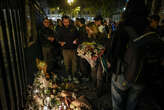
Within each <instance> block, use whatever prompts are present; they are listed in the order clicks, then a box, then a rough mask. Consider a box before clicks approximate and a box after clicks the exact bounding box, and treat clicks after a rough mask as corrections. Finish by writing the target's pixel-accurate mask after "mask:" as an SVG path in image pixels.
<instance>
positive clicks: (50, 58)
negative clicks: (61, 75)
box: [39, 18, 55, 72]
mask: <svg viewBox="0 0 164 110" xmlns="http://www.w3.org/2000/svg"><path fill="white" fill-rule="evenodd" d="M49 24H50V22H49V20H48V19H47V18H45V19H44V20H43V28H42V29H41V30H40V35H39V40H40V44H41V47H42V55H43V60H44V61H45V62H46V63H47V65H48V67H47V72H52V71H53V69H54V64H55V59H54V58H55V56H54V54H55V53H54V52H55V50H54V41H55V38H54V32H53V31H52V30H51V29H50V28H49Z"/></svg>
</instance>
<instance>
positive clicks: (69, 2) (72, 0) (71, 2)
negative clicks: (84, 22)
mask: <svg viewBox="0 0 164 110" xmlns="http://www.w3.org/2000/svg"><path fill="white" fill-rule="evenodd" d="M67 2H68V4H69V5H70V17H71V18H72V7H71V6H72V4H73V2H74V0H67Z"/></svg>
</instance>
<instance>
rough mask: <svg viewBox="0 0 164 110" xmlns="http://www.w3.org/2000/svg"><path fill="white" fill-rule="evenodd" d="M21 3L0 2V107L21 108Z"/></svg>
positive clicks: (23, 79)
mask: <svg viewBox="0 0 164 110" xmlns="http://www.w3.org/2000/svg"><path fill="white" fill-rule="evenodd" d="M12 3H13V4H12ZM23 5H24V4H23V2H22V1H21V0H15V1H11V0H2V1H0V6H1V7H0V110H22V108H23V106H24V103H25V96H24V92H25V88H26V85H27V72H26V63H25V56H24V46H23V45H24V41H25V40H24V38H25V37H24V26H23V24H24V22H23V20H24V16H23V10H24V9H23Z"/></svg>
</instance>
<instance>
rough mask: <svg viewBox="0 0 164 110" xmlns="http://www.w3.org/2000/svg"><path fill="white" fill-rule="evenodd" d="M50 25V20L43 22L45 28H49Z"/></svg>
mask: <svg viewBox="0 0 164 110" xmlns="http://www.w3.org/2000/svg"><path fill="white" fill-rule="evenodd" d="M49 24H50V22H49V20H48V19H45V20H44V21H43V25H44V26H45V27H47V28H48V27H49Z"/></svg>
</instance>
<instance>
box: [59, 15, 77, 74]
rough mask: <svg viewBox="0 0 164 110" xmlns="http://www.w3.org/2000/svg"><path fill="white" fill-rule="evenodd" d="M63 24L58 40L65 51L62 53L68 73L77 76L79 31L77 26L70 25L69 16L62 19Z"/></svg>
mask: <svg viewBox="0 0 164 110" xmlns="http://www.w3.org/2000/svg"><path fill="white" fill-rule="evenodd" d="M62 23H63V27H61V28H60V29H59V30H58V31H57V39H58V42H59V43H60V45H61V46H62V49H63V50H62V53H63V58H64V65H65V69H66V72H67V73H70V72H71V73H72V75H75V73H76V72H77V56H76V49H77V38H78V31H77V29H76V27H75V26H73V25H70V19H69V17H68V16H63V17H62ZM71 68H72V70H71Z"/></svg>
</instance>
